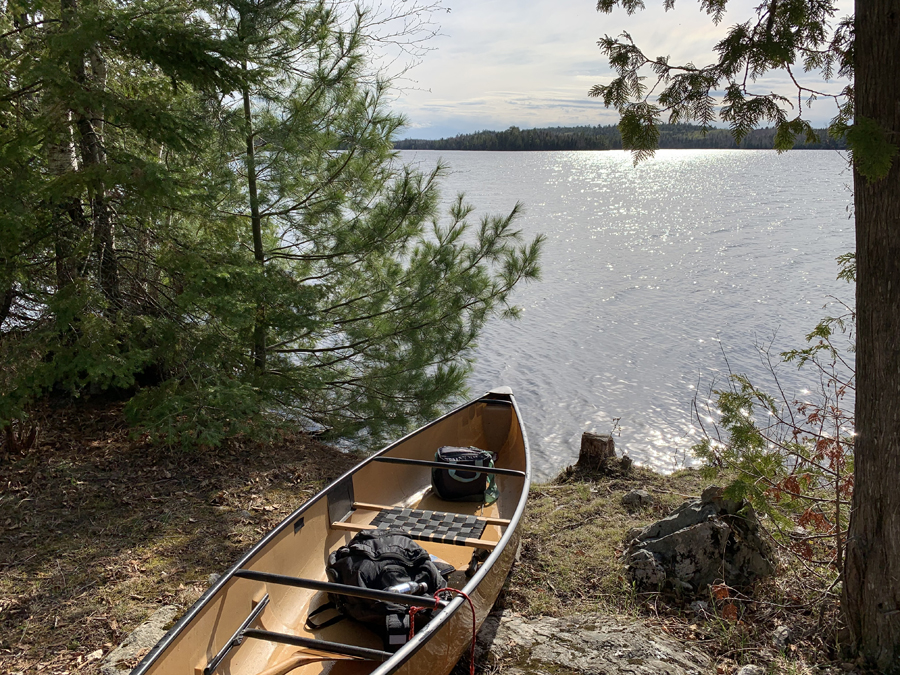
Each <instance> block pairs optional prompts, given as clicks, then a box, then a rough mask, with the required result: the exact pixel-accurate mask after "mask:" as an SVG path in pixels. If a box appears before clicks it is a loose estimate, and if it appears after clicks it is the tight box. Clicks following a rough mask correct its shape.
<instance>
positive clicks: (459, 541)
mask: <svg viewBox="0 0 900 675" xmlns="http://www.w3.org/2000/svg"><path fill="white" fill-rule="evenodd" d="M354 506H356V507H357V508H362V509H365V510H372V511H378V514H377V515H376V516H375V518H373V519H372V522H371V523H368V524H365V525H363V524H360V523H349V522H336V523H332V524H331V527H332V529H336V530H350V531H353V532H360V531H362V530H374V529H378V528H382V529H389V530H397V531H400V532H403V533H404V534H406V535H407V536H408V537H410V539H418V540H420V541H434V542H438V543H441V544H455V545H457V546H472V547H475V548H486V549H493V548H494V547H495V546H496V545H497V542H495V541H489V540H485V539H481V535H482V534H483V533H484V528H485V527H486V526H487V525H489V524H495V525H499V524H503V523H507V524H508V522H509V521H503V523H500V522H497V521H499V520H500V519H499V518H479V517H478V516H471V515H467V514H464V513H447V512H443V511H426V510H422V509H405V508H401V507H388V506H384V507H378V506H375V505H371V504H365V505H362V504H354ZM491 521H493V522H491Z"/></svg>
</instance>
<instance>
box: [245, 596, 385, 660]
mask: <svg viewBox="0 0 900 675" xmlns="http://www.w3.org/2000/svg"><path fill="white" fill-rule="evenodd" d="M398 595H399V594H398ZM241 637H243V638H250V639H253V640H266V641H268V642H278V643H280V644H283V645H293V646H294V647H306V648H307V649H312V650H314V651H316V652H320V653H331V654H342V655H344V656H355V657H356V658H358V659H365V660H366V661H387V660H388V659H389V658H391V657H392V656H393V654H391V653H390V652H385V651H382V650H380V649H369V648H367V647H356V646H354V645H345V644H341V643H340V642H328V641H327V640H315V639H312V638H305V637H300V636H299V635H288V634H287V633H273V632H272V631H269V630H259V629H258V628H248V629H247V630H245V631H244V632H243V633H241Z"/></svg>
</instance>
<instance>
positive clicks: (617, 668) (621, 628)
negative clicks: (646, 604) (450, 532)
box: [476, 614, 712, 675]
mask: <svg viewBox="0 0 900 675" xmlns="http://www.w3.org/2000/svg"><path fill="white" fill-rule="evenodd" d="M476 658H479V659H481V660H487V661H488V662H489V663H491V664H494V665H500V666H502V669H503V672H504V673H508V674H511V675H532V674H534V675H537V674H538V673H572V674H573V675H581V674H584V675H600V674H601V673H602V674H603V675H701V674H702V673H707V672H710V670H711V668H712V663H711V661H710V659H709V657H707V656H706V655H705V654H703V653H702V652H700V651H699V650H693V649H690V648H689V647H685V646H684V645H682V644H681V643H679V642H678V641H676V640H674V639H672V638H669V637H667V636H665V635H662V634H660V633H659V632H655V631H653V630H652V629H650V628H648V627H646V626H644V625H643V624H640V623H636V622H628V621H622V620H621V619H618V618H616V617H613V616H605V615H601V614H586V615H579V616H573V617H567V618H554V617H542V618H539V619H524V618H521V617H517V616H509V615H497V614H492V615H491V616H490V617H488V619H487V620H486V621H485V623H484V625H483V627H482V629H481V632H480V633H479V636H478V651H477V657H476Z"/></svg>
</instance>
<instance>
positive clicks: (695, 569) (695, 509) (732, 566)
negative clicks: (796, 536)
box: [624, 486, 775, 592]
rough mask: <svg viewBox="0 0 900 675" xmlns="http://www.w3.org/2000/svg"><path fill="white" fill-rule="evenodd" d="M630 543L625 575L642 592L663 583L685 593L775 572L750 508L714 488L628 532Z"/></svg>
mask: <svg viewBox="0 0 900 675" xmlns="http://www.w3.org/2000/svg"><path fill="white" fill-rule="evenodd" d="M629 540H630V541H629V542H628V547H627V548H626V550H625V554H624V559H625V563H626V571H627V574H628V577H629V578H630V580H631V581H633V582H634V583H635V584H636V585H637V586H638V588H640V589H643V590H658V589H659V588H660V587H661V586H662V585H663V582H664V583H665V584H667V585H669V586H671V587H674V588H676V589H678V590H680V591H688V592H691V591H700V590H702V589H703V588H705V587H707V586H709V585H710V584H713V583H716V582H722V581H724V582H725V583H727V584H728V585H730V586H738V587H741V586H748V585H750V584H752V583H753V582H754V581H756V580H757V579H759V578H761V577H765V576H768V575H770V574H772V572H773V571H774V569H775V566H774V563H773V561H772V553H771V549H770V548H769V545H768V544H767V543H766V542H765V541H763V539H762V537H761V536H760V534H759V522H758V521H757V519H756V514H755V513H754V512H753V507H752V506H750V505H749V504H747V503H744V502H735V501H733V500H728V499H725V498H724V497H723V496H722V489H721V488H719V487H716V486H713V487H710V488H707V489H706V490H704V492H703V495H702V496H701V497H700V498H699V499H690V500H688V501H686V502H684V504H682V505H681V506H680V507H678V508H677V509H676V510H675V511H673V512H672V513H671V514H670V515H669V516H667V517H666V518H663V519H662V520H660V521H657V522H655V523H653V524H651V525H648V526H647V527H645V528H644V529H643V530H642V531H640V532H639V533H638V534H636V535H635V534H634V533H629ZM651 558H652V559H651ZM660 571H661V573H662V574H663V575H664V579H662V580H660V578H659V577H660Z"/></svg>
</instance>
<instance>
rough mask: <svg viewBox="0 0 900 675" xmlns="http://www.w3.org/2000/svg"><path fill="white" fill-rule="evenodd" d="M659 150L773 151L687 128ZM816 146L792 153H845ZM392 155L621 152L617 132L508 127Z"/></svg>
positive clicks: (673, 129) (663, 133)
mask: <svg viewBox="0 0 900 675" xmlns="http://www.w3.org/2000/svg"><path fill="white" fill-rule="evenodd" d="M659 132H660V134H659V147H660V148H663V149H668V150H677V149H716V150H733V149H743V150H771V149H772V148H773V147H775V129H774V128H767V129H754V130H753V131H751V132H749V133H748V134H747V136H746V137H745V138H744V139H743V140H742V141H741V143H740V144H737V143H736V142H735V140H734V135H733V134H732V132H731V130H730V129H710V130H708V131H706V132H705V133H704V130H703V128H702V127H700V126H698V125H693V124H663V125H661V126H660V127H659ZM815 133H816V135H817V136H818V137H819V142H818V143H802V141H801V140H799V139H798V141H797V143H796V145H795V146H794V147H795V149H797V150H842V149H844V148H846V147H847V145H846V142H845V141H844V140H843V139H835V138H832V137H831V136H829V135H828V131H827V130H826V129H816V130H815ZM394 148H395V149H396V150H501V151H504V150H505V151H529V150H621V149H622V135H621V133H620V132H619V127H618V126H616V125H614V124H610V125H607V126H599V125H598V126H580V127H547V128H539V129H520V128H519V127H510V128H509V129H507V130H505V131H478V132H475V133H473V134H459V135H457V136H454V137H453V138H441V139H438V140H427V139H415V138H408V139H403V140H400V141H394Z"/></svg>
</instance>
